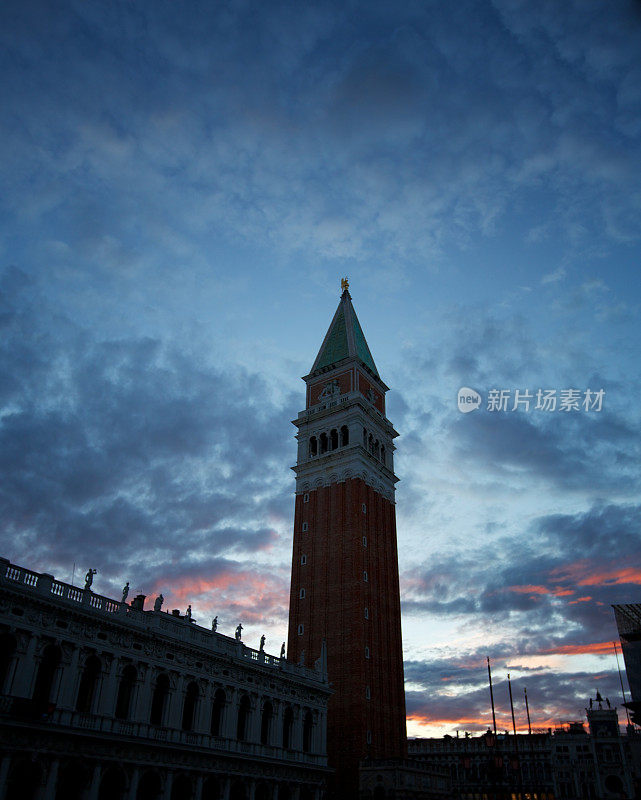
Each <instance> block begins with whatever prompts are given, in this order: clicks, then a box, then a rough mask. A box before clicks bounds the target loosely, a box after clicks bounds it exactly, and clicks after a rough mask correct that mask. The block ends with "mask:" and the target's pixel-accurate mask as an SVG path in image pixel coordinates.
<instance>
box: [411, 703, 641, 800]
mask: <svg viewBox="0 0 641 800" xmlns="http://www.w3.org/2000/svg"><path fill="white" fill-rule="evenodd" d="M605 705H606V706H607V703H606V704H605ZM586 713H587V720H588V729H587V730H586V728H585V726H584V724H583V723H581V722H572V723H567V724H565V725H562V726H559V727H558V728H555V729H554V730H552V729H549V730H547V731H545V732H536V733H531V734H517V735H516V736H513V735H508V734H507V733H505V734H498V735H497V736H495V735H494V734H493V733H492V732H491V731H488V732H487V733H486V734H483V735H482V736H467V735H466V736H465V737H460V738H459V737H452V736H445V737H443V738H440V739H410V740H409V743H408V745H409V747H408V749H409V757H410V758H411V759H412V760H414V761H415V762H416V763H420V764H421V765H423V766H424V767H426V768H427V767H429V768H432V769H440V770H443V769H444V770H446V772H447V773H449V776H450V779H451V782H452V797H454V798H457V799H458V800H526V798H527V800H614V798H620V799H621V800H622V799H623V798H625V800H632V798H634V797H637V796H638V792H637V781H636V775H635V760H636V759H637V758H638V750H639V744H640V743H639V736H638V734H636V733H635V731H634V729H632V727H630V728H628V730H627V732H626V735H625V736H622V735H621V732H620V730H619V722H618V716H617V712H616V709H614V708H610V707H609V706H607V707H604V702H603V700H602V699H601V698H600V696H599V695H597V700H596V702H594V701H592V700H591V701H590V707H589V708H587V709H586Z"/></svg>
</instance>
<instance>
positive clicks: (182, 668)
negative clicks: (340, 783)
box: [0, 559, 331, 800]
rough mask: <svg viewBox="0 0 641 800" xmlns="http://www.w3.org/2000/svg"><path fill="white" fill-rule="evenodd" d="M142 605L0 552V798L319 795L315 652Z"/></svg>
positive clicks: (242, 799) (322, 667) (162, 799)
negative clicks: (251, 643) (298, 651)
mask: <svg viewBox="0 0 641 800" xmlns="http://www.w3.org/2000/svg"><path fill="white" fill-rule="evenodd" d="M144 601H145V598H144V596H142V595H139V596H138V597H136V598H134V600H133V601H132V602H131V603H126V602H119V601H116V600H112V599H110V598H107V597H102V596H101V595H98V594H95V593H94V592H92V591H91V590H90V589H79V588H78V587H75V586H71V585H69V584H65V583H62V582H60V581H56V580H55V579H54V578H53V576H51V575H47V574H39V573H35V572H32V571H30V570H27V569H24V568H22V567H19V566H16V565H14V564H11V563H9V562H8V561H7V560H6V559H2V560H0V800H63V799H64V800H322V798H323V797H324V795H325V783H326V777H327V774H328V767H327V756H326V751H325V741H326V721H327V700H328V697H329V695H330V694H331V690H330V688H329V686H328V681H327V673H326V664H325V661H324V658H320V659H319V661H318V664H317V665H316V667H315V668H309V667H304V666H295V665H293V664H291V663H288V662H286V661H285V659H284V658H278V657H275V656H271V655H269V654H267V653H265V652H264V651H263V650H262V649H261V650H254V649H252V648H249V647H246V646H245V645H244V644H243V642H242V641H240V639H239V638H237V639H234V638H230V637H228V636H224V635H222V634H220V633H217V632H214V631H212V630H207V629H205V628H202V627H200V626H198V625H196V624H194V622H192V621H191V618H190V617H185V616H182V615H180V614H179V612H172V613H171V614H169V613H167V612H164V611H161V610H153V611H146V610H145V609H144ZM238 636H240V632H238Z"/></svg>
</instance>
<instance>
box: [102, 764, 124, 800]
mask: <svg viewBox="0 0 641 800" xmlns="http://www.w3.org/2000/svg"><path fill="white" fill-rule="evenodd" d="M126 784H127V782H126V779H125V774H124V772H123V771H122V770H121V769H119V768H118V767H107V769H106V770H105V771H104V772H103V773H102V779H101V781H100V789H99V790H98V800H124V797H125V786H126Z"/></svg>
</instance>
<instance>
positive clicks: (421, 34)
mask: <svg viewBox="0 0 641 800" xmlns="http://www.w3.org/2000/svg"><path fill="white" fill-rule="evenodd" d="M397 6H399V4H395V3H392V2H375V1H374V2H372V0H368V2H314V3H307V2H287V3H283V2H276V1H274V2H269V3H265V2H252V0H238V1H237V2H231V1H230V0H220V1H217V2H198V1H197V0H179V1H178V2H177V1H176V0H170V1H167V2H162V1H161V0H158V1H157V2H153V3H151V2H148V3H145V2H142V3H133V2H129V1H127V2H124V1H120V2H118V1H117V0H114V2H110V3H102V2H95V1H94V0H77V2H71V1H70V0H61V1H60V2H46V3H45V2H29V1H27V2H25V1H24V0H20V2H18V1H17V0H16V1H15V2H14V0H9V1H8V2H5V3H3V4H2V7H1V8H0V44H1V45H2V46H1V47H0V69H1V74H2V76H3V78H2V81H1V82H0V119H1V122H2V125H1V130H0V136H1V139H0V144H1V147H2V155H3V158H2V171H1V179H2V186H1V189H0V223H1V225H2V236H1V237H0V327H1V335H0V520H1V522H0V545H1V546H0V551H1V553H2V555H4V556H6V557H9V558H10V559H12V560H13V561H14V562H17V563H19V564H23V565H25V566H29V567H31V568H34V569H43V570H44V569H46V570H48V571H51V572H53V573H54V574H55V575H56V577H58V578H60V579H63V580H71V578H72V575H73V574H74V565H75V580H76V582H78V581H79V580H80V579H81V577H82V575H84V572H85V571H86V570H87V568H88V567H90V566H91V567H95V568H96V569H97V570H98V574H97V576H96V578H95V581H94V589H95V590H96V591H98V592H101V593H103V594H107V595H111V596H119V594H120V588H121V587H122V585H123V584H124V582H125V581H127V580H128V581H130V582H131V586H132V590H140V591H143V592H144V593H145V594H148V595H151V596H153V595H155V594H156V593H158V592H159V591H162V592H163V593H164V596H165V598H166V604H167V607H169V608H181V609H183V610H184V609H185V608H186V606H187V604H188V603H191V604H192V606H193V612H194V616H195V618H196V619H197V620H198V621H199V622H202V623H203V624H205V625H207V626H208V625H209V624H210V621H211V617H212V616H213V615H214V614H217V615H218V617H219V621H220V628H219V629H220V630H222V631H223V632H225V633H230V634H231V633H232V632H233V629H234V627H235V626H236V625H237V624H238V622H239V621H242V623H243V625H244V626H245V631H244V636H245V641H246V642H247V643H248V644H254V645H257V643H258V639H259V637H260V635H261V633H263V632H264V633H265V634H266V636H267V649H268V651H271V652H275V653H277V652H278V650H279V648H280V643H281V641H282V640H283V639H285V636H286V628H287V605H288V588H289V570H290V549H291V537H292V533H291V528H292V518H293V488H294V481H293V474H292V473H291V472H290V469H289V468H290V466H291V465H292V464H293V463H294V460H295V441H294V438H293V437H294V432H295V430H294V428H293V427H292V425H291V424H290V420H291V419H293V418H294V417H295V415H296V413H297V412H298V411H299V410H300V409H301V408H302V407H303V405H304V385H303V383H302V382H301V381H300V376H301V375H304V374H306V373H307V372H308V371H309V369H310V367H311V364H312V362H313V360H314V357H315V355H316V352H317V350H318V348H319V346H320V344H321V341H322V338H323V336H324V334H325V331H326V329H327V327H328V325H329V322H330V320H331V317H332V315H333V313H334V310H335V308H336V305H337V303H338V299H339V294H340V288H339V284H340V277H341V276H343V275H349V278H350V282H351V293H352V297H353V300H354V305H355V308H356V310H357V313H358V315H359V318H360V321H361V324H362V326H363V329H364V331H365V335H366V337H367V339H368V342H369V345H370V349H371V350H372V353H373V355H374V358H375V360H376V363H377V366H378V368H379V371H380V373H381V375H382V377H383V379H384V380H385V381H386V383H387V384H388V385H389V386H391V387H392V389H391V391H390V393H389V399H388V416H389V417H390V419H391V420H392V422H393V423H394V424H395V427H396V428H397V430H399V432H400V434H401V436H400V437H399V439H398V440H397V445H398V450H397V454H396V456H397V457H396V471H397V474H398V475H399V477H400V478H401V481H400V483H399V484H398V493H397V502H398V505H397V515H398V528H399V556H400V571H401V586H402V599H403V608H404V616H403V637H404V651H405V653H404V655H405V669H406V684H407V708H408V719H409V724H408V730H409V732H410V734H411V735H420V734H429V733H435V732H446V731H453V730H455V729H456V728H459V729H461V730H463V729H466V730H480V729H484V728H485V727H486V726H487V724H488V721H489V720H490V719H491V715H490V711H489V697H488V691H487V686H486V671H485V657H486V656H487V655H489V656H490V657H491V658H492V662H493V665H494V671H495V679H496V683H497V687H496V698H497V703H498V715H499V720H498V722H499V727H502V728H506V727H508V725H509V708H508V705H507V691H506V684H505V676H506V673H507V672H508V671H509V672H510V673H511V675H512V679H513V687H514V693H515V697H516V700H517V718H518V720H519V724H520V725H521V726H522V725H524V724H525V717H524V709H523V703H522V697H523V688H524V687H527V690H528V696H529V699H530V705H531V711H532V716H533V718H534V721H535V724H536V725H541V726H547V725H552V724H555V723H557V722H558V721H561V720H567V719H577V718H580V717H581V715H582V714H583V708H584V706H585V705H586V702H587V697H588V696H589V695H590V694H594V691H595V689H596V688H597V687H598V688H599V689H600V690H601V692H602V693H603V694H604V695H606V694H607V695H610V696H611V697H613V698H615V700H616V702H617V703H618V702H619V700H620V690H618V688H617V687H618V676H617V674H616V662H615V659H614V655H613V650H612V644H611V643H612V640H613V639H615V638H616V628H615V625H614V619H613V613H612V610H611V608H610V604H611V603H614V602H638V601H639V599H640V595H641V587H640V584H641V551H640V547H639V511H640V510H641V509H640V506H641V495H640V478H639V456H640V445H639V428H640V423H639V413H638V410H639V404H640V403H641V380H640V378H639V368H638V367H639V356H638V351H639V338H640V331H639V323H638V320H639V310H640V309H639V306H640V300H641V286H640V277H639V275H640V272H641V270H640V269H639V267H640V252H641V248H640V244H641V183H640V181H639V175H641V144H640V142H641V55H640V54H641V47H640V44H639V43H640V41H641V38H640V37H641V4H640V3H639V2H638V0H634V2H633V0H611V1H610V2H608V3H603V2H601V1H600V0H599V1H598V2H597V1H596V0H574V1H573V2H572V0H567V2H563V3H559V2H558V0H492V2H489V1H487V0H484V1H481V0H460V1H459V2H457V3H446V2H437V0H433V1H432V2H428V0H421V1H420V2H406V3H402V4H400V9H399V7H397ZM462 386H465V387H470V388H473V389H474V390H475V391H477V392H478V393H479V394H480V395H481V397H482V405H481V408H480V409H478V410H475V411H473V412H471V413H467V414H462V413H460V412H459V410H458V408H457V392H458V390H459V388H460V387H462ZM539 389H541V390H550V391H552V392H553V393H555V394H554V397H555V398H556V400H557V407H556V409H555V410H554V411H552V410H544V409H543V408H539V409H537V408H536V404H537V403H536V393H537V390H539ZM569 389H574V390H575V391H576V393H577V395H576V396H577V397H578V398H579V400H578V407H576V406H572V405H571V404H570V405H569V410H561V408H562V402H561V401H562V398H563V397H564V395H563V394H562V393H563V392H564V391H565V390H569ZM491 390H499V391H500V390H504V391H505V392H507V393H509V398H508V399H507V402H506V409H505V410H489V409H488V402H489V397H490V395H489V393H490V391H491ZM516 390H519V392H520V393H521V394H523V393H524V392H528V393H530V394H531V395H532V399H531V400H530V405H529V408H526V403H519V404H518V405H517V408H516V409H514V396H515V392H516ZM587 390H590V391H591V392H593V393H595V392H599V391H600V390H603V392H604V394H603V395H601V400H600V403H601V407H600V410H598V403H595V402H592V401H594V399H595V396H594V395H591V396H589V398H588V402H587V403H586V402H585V393H586V391H587ZM490 406H491V403H490ZM586 406H587V407H586ZM566 407H567V406H566Z"/></svg>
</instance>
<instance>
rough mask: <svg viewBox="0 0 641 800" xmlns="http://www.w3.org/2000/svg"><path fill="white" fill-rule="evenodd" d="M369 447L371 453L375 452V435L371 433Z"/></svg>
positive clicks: (368, 440) (368, 441)
mask: <svg viewBox="0 0 641 800" xmlns="http://www.w3.org/2000/svg"><path fill="white" fill-rule="evenodd" d="M367 449H368V450H369V452H370V453H373V452H374V437H373V436H372V434H371V433H370V435H369V436H368V437H367Z"/></svg>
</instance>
